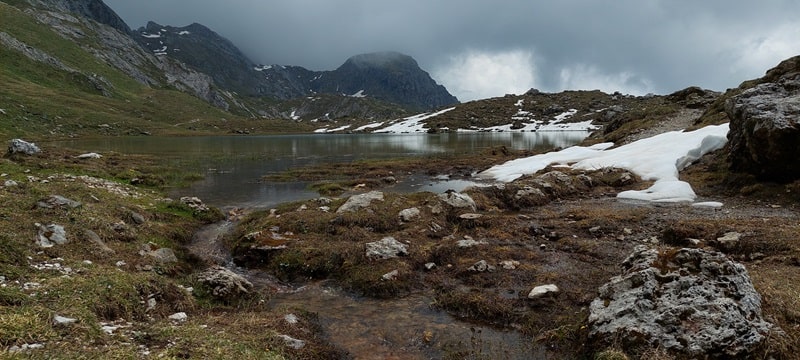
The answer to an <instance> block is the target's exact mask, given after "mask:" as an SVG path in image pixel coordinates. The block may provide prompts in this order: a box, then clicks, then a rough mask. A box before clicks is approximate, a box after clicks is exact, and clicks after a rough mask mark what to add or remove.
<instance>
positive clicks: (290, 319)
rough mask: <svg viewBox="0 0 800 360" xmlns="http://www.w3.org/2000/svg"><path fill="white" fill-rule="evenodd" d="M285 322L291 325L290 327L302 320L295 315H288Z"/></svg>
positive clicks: (284, 318)
mask: <svg viewBox="0 0 800 360" xmlns="http://www.w3.org/2000/svg"><path fill="white" fill-rule="evenodd" d="M283 320H286V322H287V323H289V324H290V325H294V324H297V323H298V322H299V321H300V319H299V318H298V317H297V315H295V314H286V315H285V316H284V317H283Z"/></svg>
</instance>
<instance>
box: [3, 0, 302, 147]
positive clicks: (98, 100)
mask: <svg viewBox="0 0 800 360" xmlns="http://www.w3.org/2000/svg"><path fill="white" fill-rule="evenodd" d="M0 32H4V33H7V34H8V35H10V36H11V37H13V38H15V39H16V40H18V41H20V42H23V43H24V44H25V45H27V46H30V47H33V48H35V49H38V50H40V51H41V52H44V53H46V54H47V55H49V56H51V57H52V58H56V59H58V60H59V61H60V62H61V63H63V64H64V65H65V67H66V68H69V69H71V70H73V71H68V70H64V69H62V68H63V67H61V68H60V67H59V66H53V65H51V64H48V63H45V62H40V61H34V60H31V59H30V58H28V57H27V56H25V55H24V54H22V53H21V52H20V51H17V50H15V49H12V48H9V47H7V46H4V45H0V84H2V86H0V109H2V110H3V111H0V137H2V138H10V137H19V136H27V137H29V138H51V137H64V136H74V135H81V136H85V135H137V134H143V133H152V134H192V133H226V132H230V131H234V130H236V129H239V128H247V129H250V130H251V132H276V131H287V130H290V131H291V130H294V131H297V129H287V128H286V126H287V123H286V122H281V121H263V120H258V121H256V120H251V119H245V118H242V117H239V116H236V115H232V114H230V113H228V112H225V111H223V110H221V109H218V108H215V107H212V106H211V105H209V104H208V103H206V102H205V101H202V100H200V99H197V98H195V97H193V96H190V95H188V94H185V93H183V92H180V91H178V90H176V89H173V88H169V87H165V88H150V87H147V86H144V85H142V84H140V83H138V82H136V81H135V80H134V79H132V78H130V77H128V76H127V75H126V74H124V73H122V72H121V71H119V70H117V69H115V68H113V67H111V66H109V65H108V64H106V63H104V62H102V61H100V60H98V59H97V58H95V57H94V56H93V55H92V54H90V53H89V52H88V51H86V50H84V49H83V48H81V47H80V45H79V44H77V43H75V42H73V41H71V40H68V39H65V38H63V37H61V36H60V35H59V34H57V33H55V32H54V31H52V30H51V29H50V28H49V27H48V26H47V25H44V24H40V23H38V22H37V21H36V20H35V19H34V18H33V17H32V16H30V15H28V14H27V13H25V12H22V11H20V10H19V9H18V8H17V7H15V6H11V5H9V4H8V2H0ZM87 34H88V36H86V37H85V38H84V39H82V40H81V41H82V42H88V41H92V33H91V32H89V31H87ZM146 71H148V72H152V73H154V74H157V73H158V70H157V69H155V68H153V69H149V70H146ZM161 76H162V77H163V75H161ZM98 79H102V80H98ZM98 84H100V85H101V86H100V87H102V90H101V89H100V87H98V86H97V85H98ZM104 92H105V95H104ZM176 124H179V125H177V126H176Z"/></svg>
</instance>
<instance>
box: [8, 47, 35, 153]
mask: <svg viewBox="0 0 800 360" xmlns="http://www.w3.org/2000/svg"><path fill="white" fill-rule="evenodd" d="M0 35H2V34H0ZM41 151H42V150H40V149H39V147H38V146H36V144H34V143H31V142H27V141H25V140H22V139H14V140H11V142H9V144H8V154H9V155H14V154H23V155H36V154H38V153H39V152H41Z"/></svg>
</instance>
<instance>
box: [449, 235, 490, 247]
mask: <svg viewBox="0 0 800 360" xmlns="http://www.w3.org/2000/svg"><path fill="white" fill-rule="evenodd" d="M486 244H488V243H487V242H486V241H478V240H475V239H473V238H472V237H465V238H464V239H462V240H458V241H456V246H458V247H460V248H471V247H473V246H478V245H486Z"/></svg>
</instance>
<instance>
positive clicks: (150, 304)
mask: <svg viewBox="0 0 800 360" xmlns="http://www.w3.org/2000/svg"><path fill="white" fill-rule="evenodd" d="M156 305H157V303H156V299H155V298H149V299H147V310H145V311H152V310H153V309H155V308H156Z"/></svg>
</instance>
